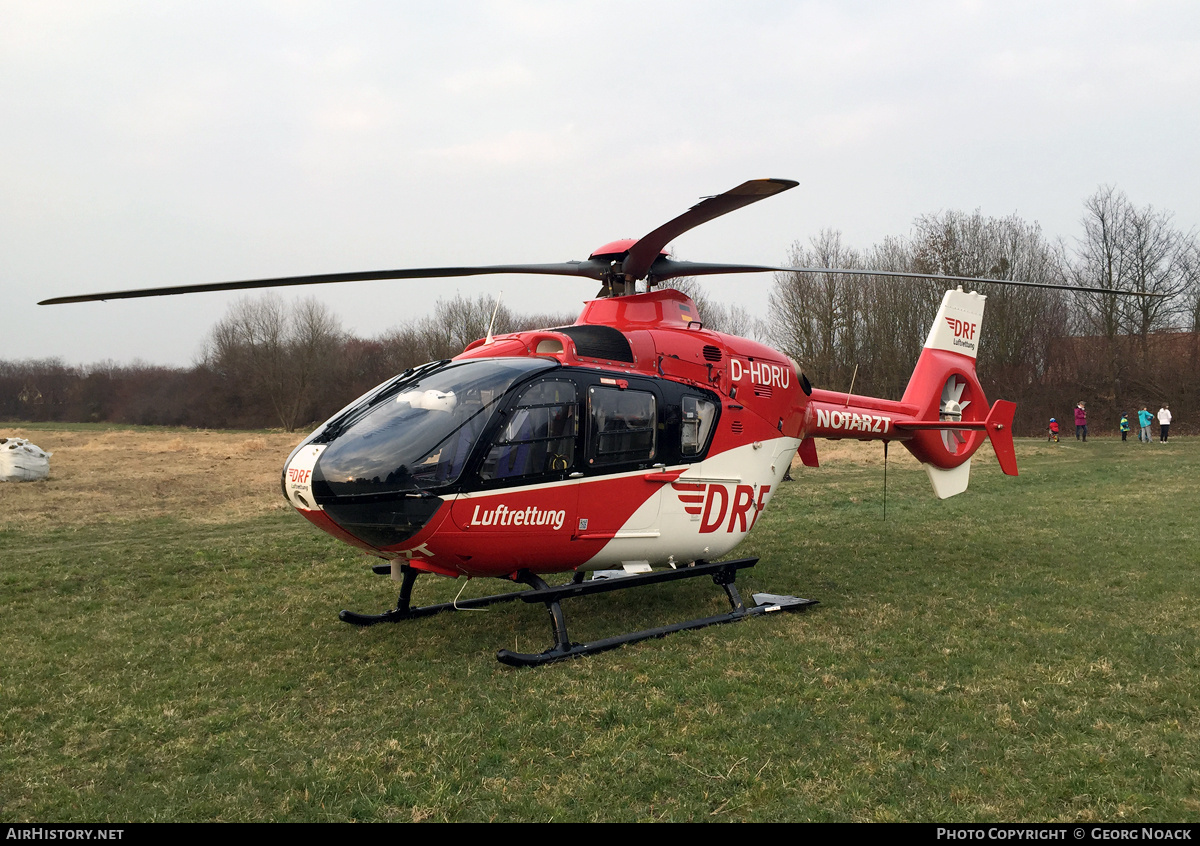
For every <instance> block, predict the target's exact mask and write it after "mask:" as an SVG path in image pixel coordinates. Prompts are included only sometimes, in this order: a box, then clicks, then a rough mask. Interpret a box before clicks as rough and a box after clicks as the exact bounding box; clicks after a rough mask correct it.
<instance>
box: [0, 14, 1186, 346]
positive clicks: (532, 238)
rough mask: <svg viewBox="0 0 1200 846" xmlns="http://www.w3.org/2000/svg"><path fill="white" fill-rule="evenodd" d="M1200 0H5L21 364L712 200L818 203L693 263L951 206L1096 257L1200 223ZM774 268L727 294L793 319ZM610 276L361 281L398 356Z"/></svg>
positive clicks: (178, 340) (372, 321)
mask: <svg viewBox="0 0 1200 846" xmlns="http://www.w3.org/2000/svg"><path fill="white" fill-rule="evenodd" d="M1198 151H1200V4H1198V3H1196V2H1194V0H1179V2H1159V3H1150V2H1101V1H1100V0H1087V2H1061V3H1056V2H1050V3H1047V2H1044V0H1043V2H1014V1H1013V0H1004V1H1003V2H949V0H946V2H904V3H873V2H768V0H741V2H736V3H734V2H727V3H717V2H694V0H693V2H686V3H683V2H654V0H641V2H566V0H561V1H560V2H502V1H501V0H497V2H439V3H431V2H428V0H426V2H421V3H416V2H414V3H407V2H347V1H346V0H340V2H336V3H334V2H328V3H325V2H301V0H296V2H283V0H279V1H278V2H256V1H255V0H236V2H219V0H205V1H204V2H189V3H175V2H166V0H149V2H107V0H80V2H53V0H0V359H27V358H47V357H55V356H57V357H61V358H62V359H64V360H65V361H66V362H67V363H68V364H85V363H92V362H96V361H101V360H105V359H114V360H116V361H118V362H130V361H133V360H135V359H141V360H143V361H146V362H150V363H158V364H175V365H189V364H191V363H192V362H193V361H194V359H195V358H196V356H197V355H198V353H199V351H200V348H201V345H202V342H203V339H204V336H205V334H206V333H207V331H208V330H209V328H210V327H211V326H212V325H213V323H215V322H216V321H217V320H219V319H220V317H221V316H222V315H223V314H224V313H225V311H226V309H227V308H228V307H229V305H230V304H231V303H233V302H235V301H236V300H237V299H238V297H239V295H238V294H236V293H219V294H198V295H189V296H182V297H170V298H157V299H151V300H140V301H132V300H125V301H116V302H109V303H88V304H80V305H66V306H53V307H46V306H43V307H39V306H36V305H35V303H36V302H37V301H38V300H41V299H45V298H47V297H51V296H60V295H68V294H78V293H86V292H92V291H105V290H114V289H124V288H138V287H150V286H158V285H170V284H187V283H198V282H216V281H222V280H229V279H252V278H259V277H265V276H283V275H293V274H310V273H329V272H336V271H349V270H375V269H383V268H396V267H406V266H407V267H411V266H417V267H423V266H436V265H462V264H507V263H514V262H558V261H568V260H572V259H584V258H586V257H587V255H588V254H589V253H590V252H591V251H592V250H593V249H595V248H596V247H598V246H600V245H601V244H604V243H606V242H608V241H611V240H614V239H617V238H628V237H639V236H641V235H644V234H645V233H647V232H649V231H650V230H652V229H654V228H655V227H656V226H658V225H659V224H661V223H663V222H665V221H666V220H668V219H670V218H672V217H674V216H675V215H677V214H679V213H681V212H683V211H684V210H685V209H687V208H688V207H689V206H691V205H692V204H694V203H695V202H696V201H697V200H698V199H699V198H700V197H701V196H704V195H709V194H716V193H720V192H722V191H725V190H727V189H729V188H732V187H733V186H735V185H737V184H739V183H741V182H743V181H745V180H747V179H753V178H759V177H768V176H769V177H782V178H788V179H795V180H798V181H799V182H800V186H799V187H798V188H795V189H793V190H791V191H788V192H787V193H784V194H782V195H780V196H778V197H775V198H771V199H768V200H764V201H762V202H761V203H759V204H757V205H754V206H752V207H750V208H748V209H744V210H742V211H739V212H735V213H733V214H731V215H729V216H727V217H724V218H720V219H718V220H716V221H713V222H711V223H708V224H705V225H704V226H702V227H699V228H697V229H695V230H692V231H691V232H689V233H687V234H686V235H684V236H681V237H680V238H679V240H678V241H677V242H676V243H675V244H674V245H673V248H674V253H675V255H676V257H678V258H683V259H688V260H695V261H718V262H754V263H766V264H783V263H786V261H787V253H788V249H789V247H790V246H791V244H792V243H793V242H796V241H800V242H804V243H807V242H808V240H809V239H810V238H812V237H814V236H815V235H817V233H818V232H819V231H820V230H821V229H823V228H833V229H838V230H840V231H841V232H842V234H843V240H844V242H846V243H848V244H849V245H850V246H853V247H858V248H866V247H869V246H870V245H871V244H873V243H876V242H877V241H879V240H881V239H883V238H884V237H886V236H889V235H905V234H908V233H909V232H910V231H911V227H912V222H913V220H914V218H916V217H917V216H919V215H922V214H927V213H931V212H938V211H941V210H944V209H960V210H963V211H974V210H975V209H979V210H981V211H982V212H983V214H985V215H992V216H1004V215H1009V214H1013V213H1016V214H1019V215H1021V216H1022V217H1024V218H1025V219H1027V220H1031V221H1037V222H1039V223H1040V224H1041V226H1042V228H1043V230H1044V231H1045V232H1046V233H1047V234H1048V235H1049V236H1051V237H1052V238H1057V237H1062V238H1063V239H1064V240H1066V241H1067V243H1068V244H1070V243H1073V242H1074V239H1075V237H1076V236H1077V235H1079V234H1080V231H1081V227H1080V225H1079V220H1080V218H1081V216H1082V210H1083V201H1084V199H1085V198H1086V197H1088V196H1089V195H1091V194H1092V193H1093V192H1095V191H1096V189H1097V187H1098V186H1100V185H1102V184H1107V185H1115V186H1117V187H1119V188H1120V189H1121V190H1123V191H1124V192H1125V193H1126V194H1127V195H1128V196H1129V198H1130V200H1131V201H1133V202H1134V203H1135V204H1137V205H1139V206H1144V205H1153V206H1155V207H1156V208H1159V209H1164V210H1169V211H1172V212H1174V213H1175V220H1176V224H1177V225H1178V226H1179V228H1181V229H1184V230H1190V229H1192V228H1193V227H1195V226H1197V225H1200V177H1198V168H1197V165H1198V164H1200V152H1198ZM771 282H772V280H771V279H770V277H769V275H766V274H764V275H761V276H757V277H755V276H730V277H712V278H710V279H708V280H706V281H705V283H704V284H705V285H706V287H707V290H709V291H710V293H711V294H712V295H713V297H714V298H715V299H717V300H719V301H724V302H727V303H739V304H742V305H745V306H746V307H747V308H748V309H750V310H751V311H752V312H754V313H756V314H760V315H765V312H766V304H767V299H768V296H769V291H770V287H771ZM594 288H595V285H594V283H591V282H585V281H580V280H572V279H568V278H563V279H561V280H559V279H556V278H553V277H484V278H479V279H474V280H471V279H468V280H454V279H449V280H432V281H418V282H411V281H409V282H359V283H348V284H342V285H334V286H319V287H315V286H314V287H308V288H303V289H299V291H298V292H297V293H287V294H285V296H287V297H300V296H315V297H317V298H319V299H320V300H321V301H323V302H325V303H327V304H328V305H329V306H330V307H331V308H332V309H333V310H334V311H335V313H336V314H337V315H338V316H339V317H340V318H341V320H342V323H343V326H344V328H346V329H347V330H349V331H352V332H354V333H356V334H359V335H362V336H370V335H375V334H378V333H380V332H383V331H385V330H387V329H388V328H390V327H393V326H396V325H398V324H400V323H403V322H405V321H406V320H409V319H411V318H414V317H419V316H422V315H425V314H427V313H429V312H430V311H431V310H432V308H433V305H434V303H435V302H436V300H437V299H438V298H439V297H448V296H453V295H454V294H455V293H462V294H464V295H466V296H471V297H474V296H475V295H476V294H478V293H480V292H483V291H489V292H492V291H496V290H499V289H503V290H504V301H505V303H506V304H508V305H509V306H511V307H512V308H514V309H516V310H520V311H528V312H532V311H548V310H553V311H576V310H578V307H579V305H580V304H581V302H582V301H583V300H584V299H587V298H588V297H590V296H592V295H593V294H594V293H595V291H594Z"/></svg>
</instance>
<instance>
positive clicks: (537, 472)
mask: <svg viewBox="0 0 1200 846" xmlns="http://www.w3.org/2000/svg"><path fill="white" fill-rule="evenodd" d="M578 437H579V399H578V392H577V390H576V388H575V383H574V382H570V381H567V380H564V379H547V380H545V381H539V382H534V383H533V384H532V385H530V386H529V387H528V388H526V389H525V391H524V392H523V393H522V394H521V396H520V397H519V398H518V399H517V402H516V403H515V404H514V405H513V406H512V407H510V408H509V410H508V411H507V412H506V413H505V415H504V419H503V422H502V424H501V426H500V428H499V430H498V431H497V432H496V434H495V436H494V437H493V439H492V444H491V446H490V447H489V448H488V452H487V455H486V457H485V458H484V460H483V465H482V466H481V467H480V469H479V478H480V479H482V480H483V481H485V482H487V481H497V480H510V479H524V478H527V477H544V476H560V475H562V474H565V473H566V472H567V471H569V470H570V469H571V468H573V467H574V466H575V444H576V441H577V440H578Z"/></svg>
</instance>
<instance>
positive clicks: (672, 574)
mask: <svg viewBox="0 0 1200 846" xmlns="http://www.w3.org/2000/svg"><path fill="white" fill-rule="evenodd" d="M756 563H758V559H757V558H740V559H737V560H735V561H720V562H716V563H710V562H703V561H698V562H696V563H695V564H693V565H691V566H687V567H681V568H679V569H675V570H663V571H659V572H654V573H639V574H635V575H622V576H616V577H612V578H605V579H592V580H590V581H584V578H583V577H584V574H583V572H582V571H579V572H576V574H575V577H574V578H573V579H572V580H571V581H570V582H569V583H567V584H565V585H558V586H551V585H548V584H547V583H546V582H545V581H543V580H542V579H541V578H540V577H539V576H537V575H535V574H534V573H530V572H529V571H528V570H521V571H519V572H518V573H517V574H516V576H515V577H514V581H517V582H521V583H523V584H526V585H529V588H530V589H529V590H521V591H510V592H508V593H500V594H494V595H492V596H483V597H478V598H476V599H462V600H457V601H455V602H444V603H441V604H438V605H425V606H420V607H417V608H413V607H412V605H411V598H412V588H413V583H414V582H415V581H416V580H417V576H418V575H420V573H419V572H418V571H417V570H414V569H413V568H411V567H408V566H407V565H404V566H402V567H401V572H402V574H403V579H402V583H401V587H400V598H399V600H398V601H397V603H396V607H395V608H393V609H391V610H390V611H385V612H383V613H382V614H358V613H356V612H353V611H342V612H341V614H339V615H338V616H339V618H340V619H341V620H342V621H343V622H346V623H351V624H353V625H357V626H370V625H374V624H375V623H395V622H399V621H401V620H411V619H415V618H417V617H428V616H429V615H431V614H437V613H440V612H442V611H459V610H467V609H471V608H483V607H485V606H488V605H494V604H496V603H500V602H512V601H514V600H517V599H520V600H522V601H523V602H541V603H543V604H544V605H545V606H546V610H547V611H548V612H549V614H550V625H551V628H552V629H553V631H554V645H553V646H551V647H550V648H549V649H547V650H545V651H544V652H538V653H527V652H514V651H512V650H509V649H501V650H500V651H499V652H497V653H496V659H497V660H499V661H500V662H501V663H504V664H508V665H509V666H513V667H532V666H539V665H541V664H548V663H550V662H553V661H562V660H564V659H567V658H579V657H582V656H584V655H592V654H595V653H597V652H604V651H606V650H609V649H615V648H616V647H618V646H623V645H625V644H627V643H637V642H638V641H642V640H649V639H651V638H658V637H664V636H666V635H669V634H673V633H674V632H681V631H688V630H691V629H700V628H704V627H705V626H715V625H720V624H722V623H732V622H735V621H737V620H741V619H744V618H746V617H756V616H759V615H761V614H769V613H771V612H774V611H803V610H805V609H806V608H808V607H809V606H810V605H815V604H817V603H816V601H815V600H811V599H801V598H799V597H795V596H775V595H772V594H755V595H754V605H751V606H747V605H746V604H745V603H744V602H743V601H742V597H741V594H740V593H739V592H738V589H737V586H736V585H735V584H734V582H735V580H736V579H737V573H738V570H741V569H744V568H747V567H753V566H754V565H755V564H756ZM699 576H710V577H711V578H712V580H713V583H714V584H716V585H719V586H720V587H721V588H722V589H723V590H724V591H725V596H726V598H728V600H729V604H730V606H731V609H732V610H730V611H728V612H726V613H724V614H717V615H715V616H712V617H698V618H696V619H693V620H685V621H683V622H680V623H673V624H671V625H667V626H659V627H657V628H653V629H644V630H642V631H636V632H627V633H626V634H621V635H616V636H614V637H609V638H604V639H602V640H596V641H590V642H588V643H573V642H572V641H571V639H570V637H569V636H568V634H567V621H566V615H565V614H563V610H562V606H561V604H560V602H561V600H563V599H568V598H571V597H577V596H587V595H590V594H594V593H609V592H611V591H617V590H625V589H627V588H634V587H640V586H644V585H650V584H659V583H662V582H672V581H678V580H680V579H693V578H697V577H699Z"/></svg>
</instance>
